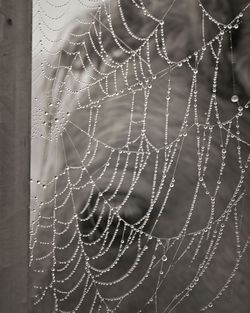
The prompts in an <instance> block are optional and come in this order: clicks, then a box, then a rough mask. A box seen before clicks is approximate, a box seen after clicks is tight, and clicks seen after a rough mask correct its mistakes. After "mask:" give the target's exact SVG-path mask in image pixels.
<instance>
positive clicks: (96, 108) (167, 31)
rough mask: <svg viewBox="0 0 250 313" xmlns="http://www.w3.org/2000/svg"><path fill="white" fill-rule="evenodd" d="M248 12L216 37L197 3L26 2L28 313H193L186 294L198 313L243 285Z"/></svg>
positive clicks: (223, 25)
mask: <svg viewBox="0 0 250 313" xmlns="http://www.w3.org/2000/svg"><path fill="white" fill-rule="evenodd" d="M187 2H189V3H187ZM249 10H250V5H249V4H247V3H246V4H245V6H243V7H242V8H241V10H239V11H238V12H237V14H236V15H234V16H232V17H231V18H230V19H228V20H227V21H226V22H223V21H222V22H221V21H220V19H219V18H218V16H219V15H218V14H216V12H213V10H210V9H209V8H208V7H207V6H205V4H203V2H202V1H200V0H194V1H180V0H176V1H175V0H171V1H170V0H168V1H160V0H158V1H144V0H126V1H121V0H113V1H104V0H103V1H97V0H92V1H86V0H85V1H84V0H75V1H69V0H67V1H66V0H53V1H52V0H34V1H33V105H32V119H33V121H32V178H31V240H30V271H31V277H32V279H31V285H32V294H33V307H34V309H33V310H34V311H35V312H46V313H47V312H86V313H87V312H132V313H133V312H157V313H160V312H165V313H167V312H189V310H188V303H189V302H190V301H194V300H191V299H192V297H193V295H195V294H196V295H197V294H198V295H199V296H198V298H197V297H196V298H195V303H196V304H197V307H196V308H195V309H194V310H193V311H192V312H198V311H209V310H210V309H212V308H216V306H217V305H220V304H221V302H223V296H224V294H225V293H226V292H227V291H228V289H230V288H232V285H234V283H239V280H237V275H240V270H239V269H240V268H241V267H240V266H241V262H243V260H244V258H246V254H247V253H248V252H247V251H248V245H249V240H250V237H249V236H250V232H249V230H248V228H249V225H250V224H249V221H250V219H249V213H248V215H247V212H246V211H247V210H246V206H247V201H248V200H249V197H248V191H247V180H248V179H249V178H248V177H249V174H248V172H247V171H248V164H249V161H250V154H249V152H250V149H249V146H250V141H249V134H248V132H249V131H248V127H249V125H248V123H247V121H249V120H250V117H249V110H248V107H249V105H250V102H249V99H247V97H245V96H244V92H242V89H240V87H239V84H238V83H237V72H236V70H235V69H236V67H237V61H238V59H237V53H236V52H235V51H236V48H235V47H236V44H235V42H236V40H235V38H236V37H237V33H238V32H240V31H241V28H242V27H244V23H243V21H244V16H245V14H249V13H248V11H249ZM76 16H77V17H76ZM190 16H191V17H190ZM216 17H217V18H216ZM69 21H71V22H70V23H69ZM238 37H239V36H238ZM239 38H240V37H239ZM247 226H248V227H247ZM224 269H225V271H224ZM211 280H212V281H213V284H212V286H213V287H212V289H211V290H209V292H208V291H207V290H208V289H209V288H208V287H207V285H206V284H209V282H211ZM214 281H215V282H214ZM207 282H208V283H207ZM236 288H238V287H237V285H236ZM204 290H205V291H204ZM248 291H249V290H248ZM181 306H182V308H185V307H186V309H183V311H177V310H178V308H179V307H181ZM214 312H222V311H220V310H219V309H218V310H217V311H214ZM223 312H224V311H223ZM244 312H245V311H244ZM239 313H241V312H240V311H239Z"/></svg>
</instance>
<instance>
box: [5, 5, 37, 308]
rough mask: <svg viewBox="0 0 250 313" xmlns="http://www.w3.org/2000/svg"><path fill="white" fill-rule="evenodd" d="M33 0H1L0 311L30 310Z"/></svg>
mask: <svg viewBox="0 0 250 313" xmlns="http://www.w3.org/2000/svg"><path fill="white" fill-rule="evenodd" d="M31 33H32V0H0V311H1V312H4V313H24V312H25V313H27V312H28V243H29V176H30V174H29V172H30V113H31V105H30V104H31Z"/></svg>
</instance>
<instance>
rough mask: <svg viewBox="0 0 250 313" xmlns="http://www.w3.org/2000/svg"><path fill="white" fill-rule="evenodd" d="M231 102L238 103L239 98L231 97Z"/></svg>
mask: <svg viewBox="0 0 250 313" xmlns="http://www.w3.org/2000/svg"><path fill="white" fill-rule="evenodd" d="M231 101H232V102H233V103H235V102H238V101H239V97H238V96H237V95H233V96H232V98H231Z"/></svg>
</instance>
